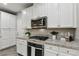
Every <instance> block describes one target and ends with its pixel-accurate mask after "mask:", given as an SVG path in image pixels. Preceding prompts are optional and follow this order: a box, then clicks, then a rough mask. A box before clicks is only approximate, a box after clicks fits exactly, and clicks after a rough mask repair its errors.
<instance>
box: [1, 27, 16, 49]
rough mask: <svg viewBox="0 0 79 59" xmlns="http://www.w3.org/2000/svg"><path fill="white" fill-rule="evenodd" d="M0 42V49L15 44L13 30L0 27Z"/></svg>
mask: <svg viewBox="0 0 79 59" xmlns="http://www.w3.org/2000/svg"><path fill="white" fill-rule="evenodd" d="M0 42H1V43H0V45H1V46H0V49H5V48H7V47H10V46H14V45H16V34H15V30H11V29H5V28H4V29H1V37H0Z"/></svg>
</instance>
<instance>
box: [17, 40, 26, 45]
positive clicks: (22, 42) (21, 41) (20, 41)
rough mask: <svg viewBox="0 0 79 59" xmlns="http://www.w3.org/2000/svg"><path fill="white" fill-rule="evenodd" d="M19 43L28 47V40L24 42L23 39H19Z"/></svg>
mask: <svg viewBox="0 0 79 59" xmlns="http://www.w3.org/2000/svg"><path fill="white" fill-rule="evenodd" d="M17 43H21V44H24V45H27V41H26V40H22V39H17Z"/></svg>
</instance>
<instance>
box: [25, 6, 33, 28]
mask: <svg viewBox="0 0 79 59" xmlns="http://www.w3.org/2000/svg"><path fill="white" fill-rule="evenodd" d="M32 14H33V8H32V7H29V8H27V10H26V16H25V17H26V19H25V20H27V21H26V24H25V25H26V28H31V19H32Z"/></svg>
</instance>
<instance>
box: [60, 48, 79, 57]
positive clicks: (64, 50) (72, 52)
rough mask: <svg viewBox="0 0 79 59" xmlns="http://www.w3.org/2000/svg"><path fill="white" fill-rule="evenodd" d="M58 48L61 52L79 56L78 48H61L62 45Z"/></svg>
mask: <svg viewBox="0 0 79 59" xmlns="http://www.w3.org/2000/svg"><path fill="white" fill-rule="evenodd" d="M59 50H60V52H63V53H67V54H71V55H78V56H79V51H78V50H74V49H68V48H63V47H60V48H59Z"/></svg>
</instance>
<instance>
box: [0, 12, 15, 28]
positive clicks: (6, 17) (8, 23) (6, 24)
mask: <svg viewBox="0 0 79 59" xmlns="http://www.w3.org/2000/svg"><path fill="white" fill-rule="evenodd" d="M0 13H1V20H0V21H1V28H16V16H15V15H12V14H9V13H6V12H0Z"/></svg>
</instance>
